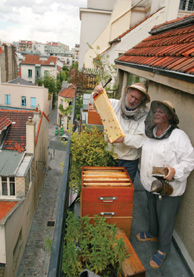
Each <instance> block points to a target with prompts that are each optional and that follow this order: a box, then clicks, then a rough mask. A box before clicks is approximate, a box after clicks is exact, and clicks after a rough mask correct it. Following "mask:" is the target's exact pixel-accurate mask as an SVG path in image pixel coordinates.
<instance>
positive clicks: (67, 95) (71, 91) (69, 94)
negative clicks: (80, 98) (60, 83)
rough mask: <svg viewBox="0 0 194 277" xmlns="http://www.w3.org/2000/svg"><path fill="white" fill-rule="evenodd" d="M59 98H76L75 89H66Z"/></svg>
mask: <svg viewBox="0 0 194 277" xmlns="http://www.w3.org/2000/svg"><path fill="white" fill-rule="evenodd" d="M59 96H62V97H65V98H74V96H75V87H74V86H70V87H68V88H65V89H63V90H61V91H60V92H59Z"/></svg>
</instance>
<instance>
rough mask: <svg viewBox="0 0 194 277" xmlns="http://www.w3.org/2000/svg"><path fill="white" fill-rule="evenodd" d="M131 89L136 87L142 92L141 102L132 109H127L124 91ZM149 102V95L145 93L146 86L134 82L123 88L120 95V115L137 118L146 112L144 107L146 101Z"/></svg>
mask: <svg viewBox="0 0 194 277" xmlns="http://www.w3.org/2000/svg"><path fill="white" fill-rule="evenodd" d="M132 89H137V90H139V91H140V92H141V93H142V94H143V98H142V102H141V103H140V105H139V106H138V107H136V108H135V109H134V110H129V109H127V107H126V93H127V92H128V91H130V90H132ZM148 102H150V96H149V94H148V93H147V90H146V87H145V86H144V85H143V84H141V83H135V84H132V85H130V86H127V87H125V88H123V90H122V95H121V99H120V106H121V115H122V117H123V118H125V119H133V120H135V121H137V120H139V119H140V118H142V117H143V116H145V115H146V114H147V112H148V108H147V107H146V103H148Z"/></svg>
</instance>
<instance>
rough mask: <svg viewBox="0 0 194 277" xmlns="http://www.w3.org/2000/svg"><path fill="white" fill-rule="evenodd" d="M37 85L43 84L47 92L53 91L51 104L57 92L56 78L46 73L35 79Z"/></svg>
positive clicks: (55, 98)
mask: <svg viewBox="0 0 194 277" xmlns="http://www.w3.org/2000/svg"><path fill="white" fill-rule="evenodd" d="M37 83H38V86H42V85H44V87H45V88H48V91H49V93H53V105H54V103H55V102H56V100H57V93H58V89H59V88H58V87H57V80H56V79H55V78H54V77H53V76H51V75H49V74H46V75H45V76H44V77H42V78H40V79H38V81H37Z"/></svg>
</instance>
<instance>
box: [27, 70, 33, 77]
mask: <svg viewBox="0 0 194 277" xmlns="http://www.w3.org/2000/svg"><path fill="white" fill-rule="evenodd" d="M28 77H29V78H32V69H28Z"/></svg>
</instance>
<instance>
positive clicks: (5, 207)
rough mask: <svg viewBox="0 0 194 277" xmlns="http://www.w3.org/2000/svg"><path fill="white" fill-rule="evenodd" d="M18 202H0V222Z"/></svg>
mask: <svg viewBox="0 0 194 277" xmlns="http://www.w3.org/2000/svg"><path fill="white" fill-rule="evenodd" d="M17 203H18V201H0V220H2V219H3V218H4V217H5V216H6V215H7V214H8V212H9V211H11V209H12V208H13V207H14V206H15V205H16V204H17Z"/></svg>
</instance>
